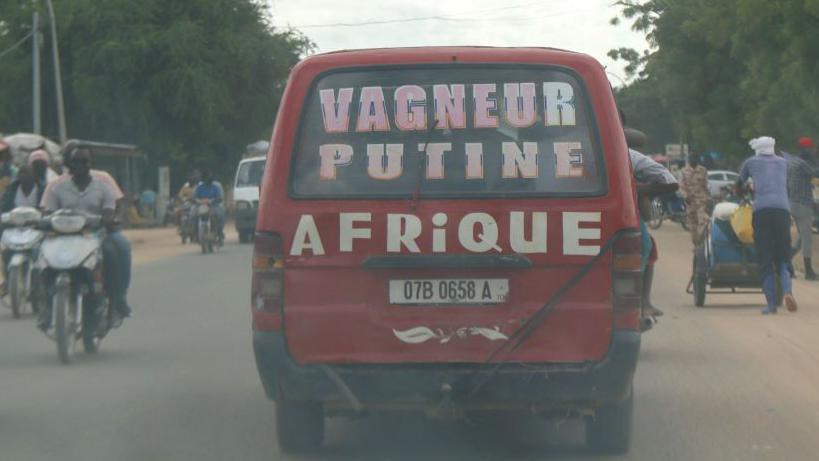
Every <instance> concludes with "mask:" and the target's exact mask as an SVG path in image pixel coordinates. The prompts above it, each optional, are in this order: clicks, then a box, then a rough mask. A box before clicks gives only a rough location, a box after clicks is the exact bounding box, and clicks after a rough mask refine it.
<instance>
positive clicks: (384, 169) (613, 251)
mask: <svg viewBox="0 0 819 461" xmlns="http://www.w3.org/2000/svg"><path fill="white" fill-rule="evenodd" d="M279 114H280V115H279V117H277V119H276V126H275V129H274V131H273V133H274V135H273V140H272V146H271V149H270V156H269V162H270V164H269V165H268V168H267V169H266V170H265V173H264V180H263V182H262V194H261V201H260V205H259V219H258V224H257V225H258V229H257V232H256V237H255V242H254V255H253V259H252V261H253V275H252V281H251V297H250V299H251V305H252V307H251V311H252V316H253V321H252V328H253V347H254V351H255V356H256V363H257V367H258V371H259V374H260V376H261V381H262V384H263V386H264V388H265V390H266V392H267V395H268V396H269V398H271V399H273V400H275V401H276V420H277V422H276V428H277V434H278V438H279V447H280V448H281V449H283V450H285V451H300V450H310V449H315V448H317V447H318V446H319V445H320V444H321V443H322V439H323V437H324V427H325V426H324V424H325V417H326V416H363V415H366V414H367V413H368V412H377V411H395V412H420V413H422V414H426V415H427V416H428V417H430V418H441V419H459V418H467V417H469V416H471V415H474V414H480V413H481V412H489V413H493V414H495V413H498V412H506V413H510V414H519V415H524V414H533V413H535V414H540V415H541V416H543V417H552V418H566V417H567V416H577V417H584V418H585V422H586V441H587V443H588V444H589V446H591V447H592V448H593V449H595V450H598V451H602V452H616V453H622V452H625V451H626V450H627V449H628V447H629V441H630V438H631V421H632V408H633V394H632V393H633V387H632V380H633V376H634V371H635V367H636V364H637V359H638V356H639V350H640V327H641V322H640V309H641V292H642V272H641V265H640V262H641V258H640V254H641V252H640V249H641V234H640V231H639V218H638V212H637V203H636V199H635V195H634V187H635V184H634V179H633V176H632V172H631V168H630V161H629V155H628V151H627V148H626V139H625V136H624V131H623V126H622V124H621V119H620V117H619V114H618V110H617V106H616V104H615V100H614V96H613V94H612V90H611V86H610V85H609V81H608V78H607V76H606V71H605V69H604V68H603V66H602V65H601V64H600V63H599V62H597V61H596V60H595V59H593V58H592V57H590V56H587V55H583V54H580V53H574V52H567V51H560V50H555V49H548V48H485V47H434V48H406V49H372V50H360V51H345V52H335V53H329V54H322V55H315V56H311V57H309V58H307V59H305V60H304V61H302V62H301V63H299V64H298V65H297V66H296V67H295V68H294V69H293V71H292V73H291V75H290V78H289V79H288V83H287V87H286V89H285V91H284V95H283V99H282V103H281V108H280V110H279Z"/></svg>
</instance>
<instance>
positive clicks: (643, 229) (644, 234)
mask: <svg viewBox="0 0 819 461" xmlns="http://www.w3.org/2000/svg"><path fill="white" fill-rule="evenodd" d="M650 257H651V234H649V233H648V226H647V225H646V222H645V221H643V219H642V218H641V219H640V270H641V271H645V270H646V267H647V266H648V259H649V258H650Z"/></svg>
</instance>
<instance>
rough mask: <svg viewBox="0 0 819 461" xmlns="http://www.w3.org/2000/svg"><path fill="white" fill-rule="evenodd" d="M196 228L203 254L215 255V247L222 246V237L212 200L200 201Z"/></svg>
mask: <svg viewBox="0 0 819 461" xmlns="http://www.w3.org/2000/svg"><path fill="white" fill-rule="evenodd" d="M196 216H197V220H196V228H197V230H198V237H199V245H200V246H201V247H202V254H206V253H213V248H214V246H222V241H221V240H222V237H221V236H220V235H219V233H218V232H217V230H216V222H215V221H216V216H215V214H214V211H213V205H212V204H211V203H210V200H200V201H199V204H198V205H197V208H196Z"/></svg>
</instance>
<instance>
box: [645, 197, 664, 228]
mask: <svg viewBox="0 0 819 461" xmlns="http://www.w3.org/2000/svg"><path fill="white" fill-rule="evenodd" d="M663 219H665V214H664V213H663V202H662V200H660V199H659V198H655V199H652V200H651V216H650V217H649V219H648V222H646V224H647V225H648V227H649V228H651V229H652V230H657V229H659V228H660V226H662V225H663Z"/></svg>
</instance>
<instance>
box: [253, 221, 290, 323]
mask: <svg viewBox="0 0 819 461" xmlns="http://www.w3.org/2000/svg"><path fill="white" fill-rule="evenodd" d="M250 295H251V297H250V300H251V303H252V308H253V312H254V314H257V313H258V314H261V315H259V316H256V315H254V323H255V325H256V327H257V328H258V329H262V330H278V329H280V328H281V313H282V306H283V303H284V249H283V244H282V238H281V236H279V235H278V234H268V233H258V234H256V238H255V240H254V245H253V280H252V282H251V289H250Z"/></svg>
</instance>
